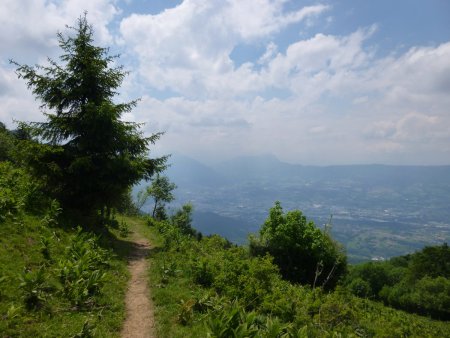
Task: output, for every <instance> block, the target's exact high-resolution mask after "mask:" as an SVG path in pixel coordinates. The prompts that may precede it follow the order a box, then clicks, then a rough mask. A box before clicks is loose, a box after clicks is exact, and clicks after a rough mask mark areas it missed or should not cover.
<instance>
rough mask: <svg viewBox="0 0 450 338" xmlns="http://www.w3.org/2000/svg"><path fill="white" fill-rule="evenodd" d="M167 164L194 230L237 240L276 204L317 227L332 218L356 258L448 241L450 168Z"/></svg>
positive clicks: (270, 159) (242, 160) (263, 160)
mask: <svg viewBox="0 0 450 338" xmlns="http://www.w3.org/2000/svg"><path fill="white" fill-rule="evenodd" d="M169 162H170V163H172V166H171V167H170V168H169V169H168V171H167V175H168V176H169V177H170V178H171V180H172V181H173V182H175V183H176V184H177V185H178V189H177V190H176V191H175V194H176V196H177V201H178V203H184V202H188V201H190V202H192V203H193V204H194V209H195V210H196V212H194V226H197V227H198V228H199V230H201V231H202V232H204V233H206V234H208V233H219V234H221V235H223V236H225V237H227V238H229V239H230V240H232V241H235V242H238V243H245V241H246V235H247V234H248V233H249V232H255V231H258V229H259V227H260V226H261V224H262V223H263V222H264V219H265V218H266V217H267V212H268V209H269V208H270V207H271V206H273V203H274V201H276V200H279V201H281V203H282V205H283V207H284V208H285V209H286V210H291V209H300V210H302V211H303V212H304V214H305V215H306V216H307V217H308V218H310V219H313V220H314V221H315V222H316V223H317V224H318V225H319V226H322V225H323V224H324V223H326V222H328V220H329V218H330V215H333V234H334V236H335V237H336V238H337V239H339V240H340V241H341V242H342V243H344V244H345V245H346V247H347V249H348V251H349V256H350V258H351V259H353V260H363V259H375V258H377V257H391V256H394V255H401V254H405V253H408V252H411V251H414V250H416V249H420V248H421V247H423V246H424V245H426V244H439V243H442V242H443V241H450V224H449V220H450V210H449V208H448V206H449V205H450V166H390V165H379V164H372V165H342V166H324V167H321V166H303V165H294V164H288V163H283V162H281V161H279V160H278V159H277V158H276V157H274V156H256V157H239V158H236V159H233V160H229V161H225V162H223V163H219V164H217V165H214V166H207V165H205V164H203V163H201V162H199V161H196V160H194V159H191V158H189V157H186V156H180V155H174V156H172V157H171V158H170V160H169Z"/></svg>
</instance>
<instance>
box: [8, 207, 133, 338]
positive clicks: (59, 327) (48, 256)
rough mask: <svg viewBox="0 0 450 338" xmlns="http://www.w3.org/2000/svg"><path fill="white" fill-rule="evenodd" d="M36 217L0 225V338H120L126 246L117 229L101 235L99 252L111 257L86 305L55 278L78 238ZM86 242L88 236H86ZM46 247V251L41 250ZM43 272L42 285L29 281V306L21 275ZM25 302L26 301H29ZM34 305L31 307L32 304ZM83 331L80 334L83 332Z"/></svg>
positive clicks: (128, 247)
mask: <svg viewBox="0 0 450 338" xmlns="http://www.w3.org/2000/svg"><path fill="white" fill-rule="evenodd" d="M44 223H45V222H43V221H42V219H41V218H40V217H37V216H29V215H21V216H16V218H8V219H6V220H5V221H4V222H2V223H0V318H1V320H0V332H1V336H2V337H9V336H11V337H33V336H34V337H74V336H76V335H77V334H81V335H82V334H84V336H86V337H87V336H89V334H93V335H94V336H96V337H118V336H119V333H120V329H121V326H122V322H123V320H124V317H125V307H124V295H125V291H126V285H127V281H128V278H129V276H128V271H127V268H126V265H127V258H126V257H127V254H128V253H129V251H130V250H131V245H129V242H128V241H125V240H122V239H120V238H118V236H117V230H112V232H111V233H110V232H108V231H103V234H102V235H101V238H100V240H99V241H98V242H99V243H98V244H99V249H98V250H101V248H103V249H106V250H107V256H108V257H109V259H108V261H109V263H108V266H107V267H104V268H103V270H102V271H104V272H105V276H104V283H101V286H100V290H99V292H97V294H96V295H94V296H92V297H89V298H88V300H87V301H86V302H81V303H80V304H74V302H73V301H71V300H70V299H68V297H67V295H66V294H65V293H64V288H63V285H62V283H61V280H60V278H59V271H60V264H61V263H60V262H65V261H67V259H68V258H67V256H68V253H67V247H68V246H70V245H71V243H72V241H73V239H74V238H75V236H76V230H75V229H72V228H70V227H64V224H61V225H60V226H48V225H44ZM88 237H92V235H89V236H88ZM44 247H46V248H47V250H45V249H44ZM39 269H42V271H43V277H44V281H43V282H42V283H39V282H33V281H31V282H30V283H31V284H33V283H35V284H34V285H32V286H34V289H33V290H30V291H29V292H28V296H29V295H30V294H33V291H35V293H37V294H39V298H40V300H39V301H37V302H36V303H37V304H34V305H33V304H32V306H30V304H28V305H27V302H26V296H27V292H26V290H25V289H24V287H21V286H20V285H21V281H22V280H21V278H22V277H21V276H23V275H24V271H28V273H29V276H34V275H35V274H37V271H38V270H39ZM28 299H29V298H28ZM31 303H33V302H31ZM83 327H84V331H83Z"/></svg>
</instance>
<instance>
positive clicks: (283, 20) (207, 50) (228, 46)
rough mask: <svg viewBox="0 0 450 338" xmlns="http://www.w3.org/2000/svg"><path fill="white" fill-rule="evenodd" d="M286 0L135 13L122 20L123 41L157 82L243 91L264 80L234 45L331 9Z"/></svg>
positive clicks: (195, 92) (190, 91) (186, 89)
mask: <svg viewBox="0 0 450 338" xmlns="http://www.w3.org/2000/svg"><path fill="white" fill-rule="evenodd" d="M284 2H285V1H269V0H249V1H244V2H243V1H237V0H234V1H220V2H216V1H206V0H205V1H198V0H197V1H191V0H189V1H184V2H183V3H182V4H180V5H179V6H177V7H175V8H171V9H167V10H165V11H164V12H162V13H160V14H156V15H138V14H133V15H131V16H129V17H128V18H125V19H124V20H122V22H121V25H120V32H121V34H122V43H123V44H126V45H127V46H131V47H132V49H133V52H134V53H136V55H137V57H138V59H139V62H140V74H142V76H143V77H144V78H145V79H146V80H147V81H148V83H149V84H150V85H152V86H155V87H157V88H159V89H164V88H170V89H172V90H175V91H177V92H178V93H181V94H183V95H188V96H197V97H198V96H202V94H206V95H221V93H228V94H230V93H234V94H236V95H242V93H243V91H244V92H245V91H246V90H253V91H254V90H258V89H261V86H262V85H263V84H261V79H260V78H258V76H257V74H255V73H254V70H253V64H252V63H251V62H249V63H245V64H243V65H241V66H240V67H238V68H237V67H236V66H235V65H234V63H233V61H232V59H231V58H230V54H231V53H232V51H233V49H234V48H235V47H236V46H237V45H239V44H241V43H249V42H252V41H256V40H258V39H262V38H267V37H270V36H271V35H272V34H275V33H277V32H279V31H280V30H281V29H283V28H284V27H286V26H287V25H289V24H292V23H297V22H300V21H302V20H304V19H305V18H307V17H310V16H316V15H318V14H320V13H321V12H323V11H326V10H327V9H328V7H327V6H324V5H316V6H310V7H304V8H301V9H299V10H297V11H291V12H287V13H285V12H284V11H283V3H284ZM271 48H272V49H273V47H271ZM266 58H268V56H266Z"/></svg>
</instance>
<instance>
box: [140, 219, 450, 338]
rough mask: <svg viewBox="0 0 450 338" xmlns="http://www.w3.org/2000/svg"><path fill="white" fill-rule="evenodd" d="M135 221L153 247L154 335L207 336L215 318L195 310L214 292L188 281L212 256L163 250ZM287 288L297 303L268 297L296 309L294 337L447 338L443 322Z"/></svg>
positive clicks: (197, 249) (196, 249)
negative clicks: (194, 269)
mask: <svg viewBox="0 0 450 338" xmlns="http://www.w3.org/2000/svg"><path fill="white" fill-rule="evenodd" d="M136 222H137V223H140V224H139V225H138V226H139V228H140V229H142V231H143V232H145V234H146V236H149V238H151V241H152V243H153V244H154V245H155V246H156V248H155V249H154V251H153V254H152V255H151V258H150V261H151V268H150V272H149V275H150V283H151V288H152V291H151V292H152V298H153V301H154V304H155V312H156V324H157V330H158V333H159V337H204V336H206V335H207V332H208V328H207V321H208V320H210V318H211V313H212V314H213V316H214V313H213V312H214V310H213V311H209V310H208V311H207V312H204V311H197V310H196V308H197V306H198V305H199V303H200V302H199V300H200V299H202V297H203V298H204V297H205V295H212V294H213V295H214V294H215V292H216V291H215V290H212V289H211V288H206V287H201V286H199V285H198V284H196V283H195V282H194V281H193V278H192V260H193V259H194V260H198V259H202V258H205V259H209V258H208V257H206V256H205V252H207V255H208V256H210V257H211V256H214V254H215V253H212V252H208V250H203V249H202V244H201V243H202V242H200V244H199V245H196V244H194V243H192V245H189V244H188V245H187V246H184V248H181V249H180V250H178V249H175V250H173V249H172V250H164V249H163V242H164V236H163V235H161V234H160V233H159V232H158V230H157V228H155V227H146V226H145V225H144V224H143V222H142V221H136ZM189 247H190V249H189ZM186 248H188V249H186ZM202 252H203V253H202ZM230 284H231V281H230ZM238 287H239V286H238ZM242 287H244V286H242ZM288 289H289V288H288ZM290 290H291V294H292V295H293V296H296V297H297V299H294V298H295V297H294V298H290V296H285V295H283V294H279V295H276V296H275V297H274V296H270V295H269V296H268V298H269V299H272V301H274V302H276V301H278V299H277V297H279V298H280V302H283V301H284V302H285V304H288V306H290V305H289V304H291V305H292V306H293V307H294V306H295V307H296V309H295V312H296V315H295V316H294V317H295V319H294V322H292V323H290V324H289V323H288V324H287V325H288V326H289V325H291V326H294V327H295V326H296V325H300V327H301V328H302V329H304V330H303V331H302V330H300V331H301V332H300V331H296V332H297V333H296V335H294V336H299V337H300V336H301V337H304V336H305V337H306V336H309V337H314V336H318V335H320V336H334V335H335V334H339V333H338V332H340V333H341V334H343V335H344V336H355V337H357V336H363V337H407V336H411V337H450V323H448V322H440V321H434V320H431V319H428V318H425V317H421V316H417V315H413V314H408V313H405V312H403V311H398V310H394V309H392V308H389V307H386V306H383V305H382V304H381V303H377V302H373V301H370V300H367V299H360V298H357V297H354V296H351V295H349V294H348V293H344V294H341V293H338V292H335V293H331V294H328V295H327V294H319V296H314V294H312V293H311V291H308V289H305V288H302V287H297V286H293V287H292V288H291V289H290ZM219 297H222V298H220V300H221V301H223V302H232V301H233V299H232V298H227V297H228V295H225V294H219ZM271 297H272V298H271ZM210 299H213V298H210ZM239 301H240V300H239ZM244 306H245V305H244ZM272 306H275V304H274V303H272V304H270V303H269V306H268V308H269V309H270V308H271V307H272ZM283 306H284V305H283ZM256 311H257V312H258V311H260V310H258V309H256ZM259 313H262V312H259ZM271 313H272V310H270V312H269V313H268V312H267V308H266V312H265V313H264V315H269V316H270V315H271ZM222 318H223V317H222ZM284 323H286V322H284ZM297 327H298V326H297ZM265 336H266V335H264V334H263V335H262V337H265Z"/></svg>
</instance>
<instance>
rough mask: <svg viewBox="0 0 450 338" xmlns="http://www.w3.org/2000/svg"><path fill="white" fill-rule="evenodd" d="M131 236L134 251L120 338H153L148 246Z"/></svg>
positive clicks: (153, 324) (141, 239)
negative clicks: (124, 317)
mask: <svg viewBox="0 0 450 338" xmlns="http://www.w3.org/2000/svg"><path fill="white" fill-rule="evenodd" d="M136 235H137V234H135V236H133V243H134V249H133V252H132V253H131V255H130V258H129V263H128V269H129V271H130V275H131V278H130V281H129V282H128V290H127V294H126V296H125V305H126V319H125V322H124V325H123V328H122V332H121V337H122V338H155V337H156V335H155V319H154V313H153V304H152V303H151V300H150V291H149V287H148V275H147V271H148V260H147V259H146V258H147V256H148V255H149V253H150V244H149V242H148V241H147V240H146V239H143V238H137V237H140V236H139V235H137V236H136Z"/></svg>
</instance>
